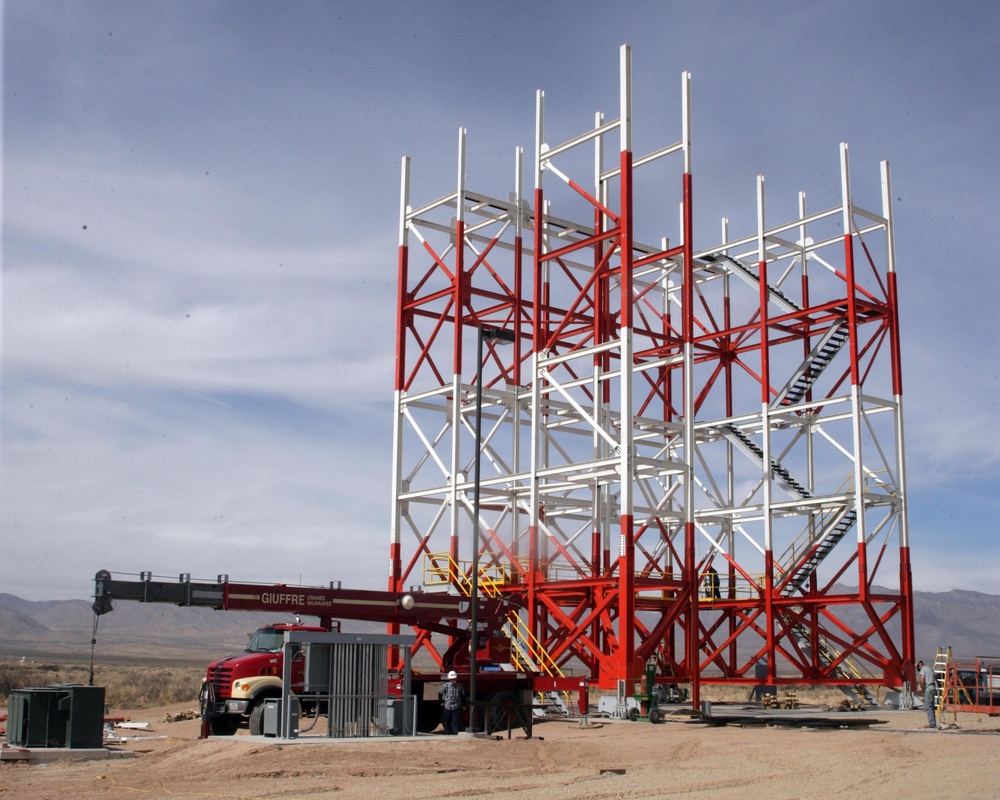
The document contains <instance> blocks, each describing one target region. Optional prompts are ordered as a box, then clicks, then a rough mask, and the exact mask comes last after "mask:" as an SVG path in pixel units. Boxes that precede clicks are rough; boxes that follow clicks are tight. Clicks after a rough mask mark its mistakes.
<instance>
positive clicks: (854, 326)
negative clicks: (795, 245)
mask: <svg viewBox="0 0 1000 800" xmlns="http://www.w3.org/2000/svg"><path fill="white" fill-rule="evenodd" d="M840 186H841V202H842V203H843V225H844V234H843V235H844V272H845V274H846V277H847V286H846V289H847V325H848V329H849V331H850V338H849V339H848V343H847V346H848V347H849V348H850V353H851V420H852V427H853V435H854V481H853V483H854V487H853V491H854V508H855V511H856V512H857V521H856V523H855V524H856V525H857V531H858V590H859V593H860V599H861V600H862V602H867V601H868V595H869V585H868V583H869V577H868V564H867V561H868V559H867V554H866V545H865V513H864V510H865V505H864V490H865V473H864V458H863V453H862V440H861V427H862V424H863V420H862V416H863V411H864V409H863V408H862V399H861V370H860V368H859V366H858V351H859V350H860V346H861V345H860V342H859V341H858V287H857V279H856V275H855V268H854V206H853V202H852V200H851V176H850V168H849V163H848V157H847V143H846V142H841V144H840Z"/></svg>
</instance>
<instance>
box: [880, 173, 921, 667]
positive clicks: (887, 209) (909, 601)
mask: <svg viewBox="0 0 1000 800" xmlns="http://www.w3.org/2000/svg"><path fill="white" fill-rule="evenodd" d="M881 170H882V216H884V217H885V257H886V265H887V266H886V270H887V273H888V275H887V278H886V280H887V289H888V295H889V307H890V326H891V327H890V331H889V344H890V347H891V352H892V396H893V400H894V401H895V404H896V409H895V415H894V420H895V426H896V486H897V488H898V491H899V496H898V504H899V505H898V507H897V513H898V515H899V594H900V601H901V603H902V609H901V610H900V614H901V616H902V618H903V625H902V629H903V637H902V649H903V654H902V655H903V664H902V672H903V675H902V678H903V679H904V680H908V681H910V683H911V684H912V685H913V686H916V666H915V664H916V658H917V656H916V642H915V640H914V633H913V572H912V568H911V566H910V520H909V510H908V502H907V495H906V450H905V447H904V441H905V440H904V438H903V368H902V354H901V351H900V341H899V337H900V330H899V295H898V294H897V289H896V286H897V284H896V235H895V229H894V227H893V219H892V181H891V178H890V174H889V162H888V161H883V162H882V164H881Z"/></svg>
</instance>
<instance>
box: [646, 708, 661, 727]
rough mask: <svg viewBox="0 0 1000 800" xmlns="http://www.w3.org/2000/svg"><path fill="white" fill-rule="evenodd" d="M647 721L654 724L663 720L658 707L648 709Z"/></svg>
mask: <svg viewBox="0 0 1000 800" xmlns="http://www.w3.org/2000/svg"><path fill="white" fill-rule="evenodd" d="M649 721H650V722H652V723H653V724H654V725H656V724H658V723H660V722H662V721H663V714H662V713H661V712H660V709H658V708H651V709H649Z"/></svg>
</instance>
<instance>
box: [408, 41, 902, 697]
mask: <svg viewBox="0 0 1000 800" xmlns="http://www.w3.org/2000/svg"><path fill="white" fill-rule="evenodd" d="M620 72H621V79H620V94H621V97H620V110H619V115H618V117H617V118H616V119H613V120H605V119H604V118H603V116H602V115H598V116H597V118H596V120H595V123H594V126H593V127H592V128H591V129H590V130H586V131H584V132H582V133H581V134H580V135H578V136H576V137H574V138H571V139H569V140H567V141H565V142H562V143H561V144H556V145H552V144H549V143H548V142H547V141H546V137H545V124H544V116H545V115H544V108H545V107H544V99H545V98H544V94H543V93H542V92H539V93H538V95H537V99H536V119H537V123H536V132H537V133H536V140H535V148H534V158H533V159H530V161H529V162H528V168H529V169H530V170H531V171H530V173H529V175H528V177H529V179H530V178H532V177H533V181H534V187H533V191H532V192H531V193H530V194H526V193H525V191H524V188H523V182H524V170H523V164H524V159H523V154H522V150H520V149H517V150H515V158H514V169H513V170H512V172H513V190H512V191H511V192H510V194H509V195H508V196H507V198H506V199H498V198H494V197H490V196H487V195H484V194H479V193H477V192H475V191H473V190H472V189H470V188H469V187H468V186H466V183H465V132H464V130H463V131H460V132H459V146H458V171H457V175H458V179H457V185H456V187H455V190H454V191H453V192H451V193H450V194H448V195H446V196H445V197H442V198H440V199H438V200H435V201H432V202H429V203H426V204H423V205H414V204H413V203H412V202H411V199H410V168H409V159H405V158H404V160H403V169H402V187H401V202H400V205H401V212H400V227H399V267H398V268H399V302H398V317H397V330H396V341H397V353H396V371H395V434H394V460H393V525H392V532H391V556H390V576H389V588H390V589H392V590H402V589H405V588H407V587H408V586H411V585H431V586H433V585H440V584H448V585H450V587H451V588H452V590H453V591H456V592H466V593H468V591H469V577H470V573H469V570H470V569H471V567H470V563H471V562H472V561H473V560H474V559H473V553H472V548H473V547H474V546H475V547H477V548H478V552H477V554H476V555H477V559H475V560H478V563H479V570H480V571H479V573H478V575H479V578H480V580H479V581H478V583H479V584H480V586H486V587H487V590H488V591H490V592H491V593H498V594H504V595H509V596H513V597H515V598H516V599H517V600H518V601H519V603H521V604H522V606H521V611H520V614H519V619H518V620H516V623H517V624H518V625H520V626H521V627H522V629H523V630H524V631H525V632H526V635H527V641H528V645H527V649H526V651H525V653H524V656H523V657H524V658H525V659H527V660H528V661H532V662H533V665H534V666H536V667H537V668H539V669H545V670H570V669H574V670H576V671H578V672H579V671H583V672H586V673H587V674H589V675H590V676H591V679H592V681H593V682H594V683H596V684H597V685H598V686H600V687H603V688H611V689H613V688H617V689H618V690H619V691H620V692H621V691H631V686H632V684H633V683H634V682H635V681H636V680H637V679H638V678H639V677H640V675H641V674H642V672H643V670H644V668H645V666H646V664H647V663H648V662H649V661H651V660H652V661H654V662H655V664H656V668H657V672H658V674H659V675H660V676H662V677H663V679H664V680H671V681H684V682H688V681H689V682H690V683H691V684H692V687H693V691H692V700H693V702H694V704H695V705H696V706H697V704H698V703H699V691H700V689H699V687H700V685H701V684H703V683H716V682H725V683H746V684H760V683H768V684H782V683H788V684H793V683H794V684H803V683H806V684H831V685H845V686H846V685H854V684H861V683H868V684H874V685H878V684H882V685H887V686H899V685H901V683H902V681H903V680H905V679H909V680H912V679H913V660H914V659H913V657H914V641H913V622H912V584H911V571H910V563H909V541H908V530H907V517H906V505H905V497H906V493H905V468H904V458H903V418H902V387H901V377H900V354H899V327H898V311H897V296H896V275H895V263H894V251H893V231H892V209H891V202H890V200H891V191H890V186H889V167H888V164H887V163H886V162H883V163H882V165H881V195H882V207H881V209H879V210H877V211H873V210H865V209H863V208H860V207H859V206H858V205H856V204H855V203H854V202H853V200H852V195H851V184H850V179H849V172H848V151H847V146H846V145H841V148H840V171H841V186H840V199H839V201H838V202H837V204H836V205H835V206H833V207H830V208H825V209H822V210H816V211H811V210H807V208H806V202H805V197H804V195H800V197H799V213H798V215H797V217H795V218H794V219H791V220H788V221H782V222H780V223H773V222H771V221H770V219H768V218H767V217H766V215H765V197H764V180H763V178H758V182H757V215H756V216H757V224H756V229H755V230H749V231H745V232H740V233H738V234H737V235H733V236H731V235H730V232H729V230H728V223H727V222H726V221H725V220H723V223H722V233H721V236H720V239H719V241H718V242H716V243H714V244H711V245H708V246H705V245H702V244H700V243H698V244H696V243H695V242H694V241H693V230H694V224H693V220H694V208H693V177H692V167H691V163H692V161H691V151H692V144H691V129H690V76H689V75H688V74H687V73H685V74H684V75H683V76H682V81H681V83H682V102H681V114H680V120H679V122H678V138H677V139H676V140H674V141H671V142H668V143H666V144H664V145H663V146H662V147H659V148H657V149H655V150H654V151H653V152H650V153H648V154H646V155H642V156H636V155H634V154H633V152H632V128H633V121H632V100H631V95H632V93H631V82H632V77H631V52H630V49H629V48H628V47H627V46H625V47H623V48H622V50H621V63H620ZM640 198H641V199H640ZM678 201H679V207H680V214H679V219H671V218H673V217H674V214H673V212H671V211H669V209H672V208H676V207H677V204H678ZM637 210H638V211H639V212H641V213H639V214H637ZM654 212H655V213H654ZM661 212H662V213H661ZM640 220H641V227H642V230H641V231H640V230H639V228H640ZM650 220H653V221H652V223H651V222H650ZM647 228H648V229H649V230H646V229H647ZM480 328H486V329H490V330H492V329H501V330H503V331H506V332H509V333H510V334H513V337H514V341H513V346H511V345H510V344H507V345H506V346H504V345H505V344H506V343H504V342H501V341H498V340H494V339H491V338H489V337H486V340H485V348H484V347H483V346H482V344H479V346H478V347H477V343H479V340H478V339H477V336H478V335H479V333H480V331H479V329H480ZM480 350H482V355H483V357H482V361H481V362H479V363H477V361H478V353H479V351H480ZM477 367H478V368H479V370H481V374H482V376H483V378H482V385H481V395H480V398H481V399H480V401H479V402H478V403H477V392H476V385H475V380H476V375H477ZM477 422H478V423H480V424H479V425H477ZM477 428H478V429H480V430H481V434H480V436H479V438H478V440H477V438H476V430H477ZM477 462H478V464H477ZM480 465H481V477H480V479H479V481H474V480H473V475H474V473H475V472H476V470H477V467H478V466H480ZM477 500H478V502H477ZM477 506H478V508H479V518H478V520H474V519H473V509H474V508H476V507H477ZM474 543H475V544H474ZM881 586H890V587H895V588H889V589H886V588H880V587H881ZM419 646H420V647H423V648H425V649H426V650H427V651H428V652H430V653H431V654H432V655H435V656H437V655H440V654H439V650H438V646H437V645H436V643H435V642H434V641H433V640H432V639H431V637H430V635H429V634H427V635H425V636H424V637H423V638H422V639H421V641H420V642H419Z"/></svg>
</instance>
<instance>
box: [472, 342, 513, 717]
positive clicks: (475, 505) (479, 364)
mask: <svg viewBox="0 0 1000 800" xmlns="http://www.w3.org/2000/svg"><path fill="white" fill-rule="evenodd" d="M477 330H478V334H479V335H478V337H477V343H476V441H475V447H476V456H475V459H474V461H473V468H472V588H471V590H470V596H471V597H470V599H471V601H472V602H471V608H470V611H471V619H470V620H469V625H470V630H469V648H470V651H469V730H468V733H469V734H470V735H472V734H474V733H475V731H476V672H477V671H478V665H477V664H476V650H478V649H479V467H480V461H481V459H482V454H483V447H482V437H483V342H484V341H489V342H513V341H514V332H513V331H508V330H504V329H503V328H487V327H484V326H482V325H480V326H479V327H478V328H477Z"/></svg>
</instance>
